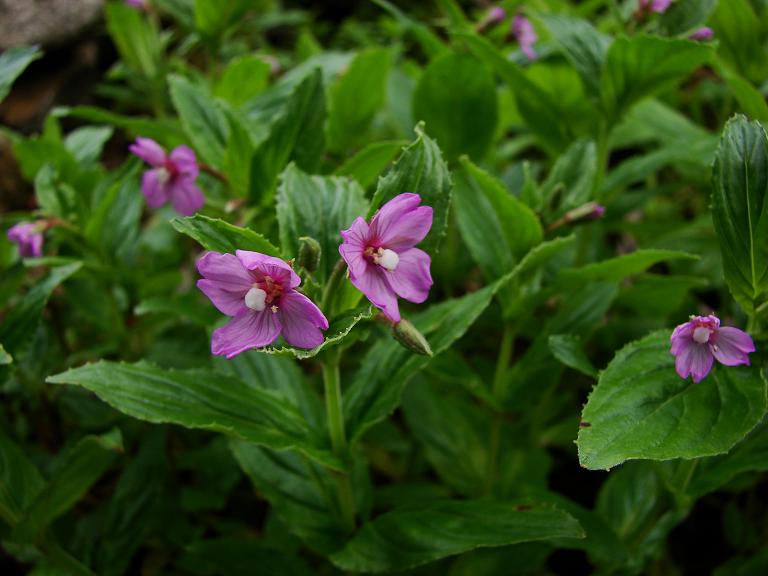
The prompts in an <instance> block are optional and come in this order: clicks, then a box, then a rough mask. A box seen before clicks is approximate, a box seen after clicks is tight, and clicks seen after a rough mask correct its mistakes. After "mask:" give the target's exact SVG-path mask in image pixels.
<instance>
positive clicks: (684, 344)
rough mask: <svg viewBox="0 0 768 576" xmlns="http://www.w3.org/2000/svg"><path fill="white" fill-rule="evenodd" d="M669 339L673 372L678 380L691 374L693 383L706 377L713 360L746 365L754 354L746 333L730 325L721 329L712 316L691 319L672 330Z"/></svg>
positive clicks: (733, 364)
mask: <svg viewBox="0 0 768 576" xmlns="http://www.w3.org/2000/svg"><path fill="white" fill-rule="evenodd" d="M670 340H671V341H672V348H671V350H670V352H672V354H674V355H675V369H676V370H677V373H678V374H679V375H680V377H681V378H688V375H689V374H690V375H692V376H693V381H694V382H700V381H701V380H702V379H703V378H704V377H705V376H706V375H707V374H709V371H710V370H711V369H712V362H713V359H716V360H717V361H718V362H720V363H721V364H725V365H726V366H738V365H739V364H747V365H748V364H749V356H748V354H749V353H750V352H754V351H755V344H754V343H753V342H752V338H750V336H749V334H747V333H746V332H742V331H741V330H739V329H738V328H732V327H730V326H724V327H722V328H721V327H720V319H719V318H718V317H717V316H714V315H713V314H710V315H709V316H691V319H690V321H688V322H686V323H684V324H680V325H679V326H678V327H677V328H675V331H674V332H672V336H671V338H670Z"/></svg>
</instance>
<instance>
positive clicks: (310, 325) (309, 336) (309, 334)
mask: <svg viewBox="0 0 768 576" xmlns="http://www.w3.org/2000/svg"><path fill="white" fill-rule="evenodd" d="M277 313H278V315H279V316H280V324H282V327H283V328H282V331H281V334H282V335H283V338H285V339H286V341H287V342H288V344H291V345H292V346H298V347H299V348H315V347H316V346H320V344H322V343H323V340H324V337H323V333H322V332H321V331H320V330H321V329H322V330H327V329H328V320H327V319H326V317H325V316H324V315H323V313H322V312H321V311H320V308H318V307H317V306H315V304H314V302H312V300H310V299H309V298H307V297H306V296H304V294H301V293H300V292H296V291H295V290H291V291H290V292H288V293H287V294H285V295H284V296H283V297H282V298H281V299H280V307H279V310H278V312H277Z"/></svg>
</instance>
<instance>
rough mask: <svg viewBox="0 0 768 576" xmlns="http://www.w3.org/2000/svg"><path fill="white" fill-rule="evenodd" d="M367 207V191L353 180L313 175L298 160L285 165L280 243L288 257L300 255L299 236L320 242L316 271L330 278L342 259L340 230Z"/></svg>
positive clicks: (279, 206) (279, 210) (279, 200)
mask: <svg viewBox="0 0 768 576" xmlns="http://www.w3.org/2000/svg"><path fill="white" fill-rule="evenodd" d="M367 209H368V201H367V200H366V198H365V191H364V190H363V189H362V188H361V187H360V185H359V184H358V183H357V182H355V181H354V180H350V179H349V178H344V177H340V176H310V175H309V174H306V173H304V172H302V171H301V170H300V169H299V168H298V167H297V166H296V165H295V164H291V165H290V166H288V168H286V170H285V172H283V175H282V182H281V183H280V188H279V189H278V193H277V220H278V222H279V223H280V243H281V244H282V248H283V251H284V252H285V255H286V256H287V257H295V256H298V253H299V238H301V237H302V236H309V237H311V238H314V239H315V240H317V241H318V242H319V243H320V267H319V268H318V270H317V275H318V277H319V278H320V279H321V280H324V279H326V278H328V276H330V274H331V270H332V269H333V267H334V265H335V264H336V262H338V260H339V259H340V256H339V244H341V235H340V231H341V230H344V229H345V228H348V227H349V226H350V225H351V224H352V222H353V221H354V220H355V218H357V217H358V216H363V215H364V214H365V212H366V210H367Z"/></svg>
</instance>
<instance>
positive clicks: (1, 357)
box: [0, 344, 13, 366]
mask: <svg viewBox="0 0 768 576" xmlns="http://www.w3.org/2000/svg"><path fill="white" fill-rule="evenodd" d="M11 363H13V356H11V355H10V354H8V352H6V351H5V348H3V345H2V344H0V366H5V365H6V364H11Z"/></svg>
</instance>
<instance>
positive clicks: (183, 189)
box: [130, 138, 205, 216]
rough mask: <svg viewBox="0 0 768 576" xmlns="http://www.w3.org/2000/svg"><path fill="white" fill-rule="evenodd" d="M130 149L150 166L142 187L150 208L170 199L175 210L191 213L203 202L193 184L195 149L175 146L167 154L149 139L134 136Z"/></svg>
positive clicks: (198, 189)
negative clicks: (150, 168)
mask: <svg viewBox="0 0 768 576" xmlns="http://www.w3.org/2000/svg"><path fill="white" fill-rule="evenodd" d="M130 151H131V152H132V153H133V154H135V155H136V156H138V157H139V158H141V159H142V160H144V161H145V162H147V163H148V164H150V165H151V166H153V167H154V168H153V169H152V170H147V171H146V172H144V176H143V177H142V180H141V190H142V192H144V197H145V198H146V199H147V205H148V206H149V207H150V208H160V207H161V206H162V205H163V204H165V203H166V202H168V200H170V201H171V204H173V208H174V210H176V212H178V213H179V214H182V215H183V216H191V215H192V214H194V213H195V212H197V211H198V210H200V208H202V207H203V204H205V197H204V196H203V193H202V191H201V190H200V188H198V187H197V184H195V180H196V179H197V175H198V174H199V172H200V168H199V166H198V165H197V159H196V158H195V152H194V151H193V150H192V149H191V148H190V147H188V146H178V147H176V148H174V149H173V151H172V152H171V153H170V154H167V153H166V152H165V150H164V149H163V148H162V147H161V146H160V145H159V144H158V143H157V142H155V141H154V140H151V139H150V138H136V142H135V143H134V144H131V146H130Z"/></svg>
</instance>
